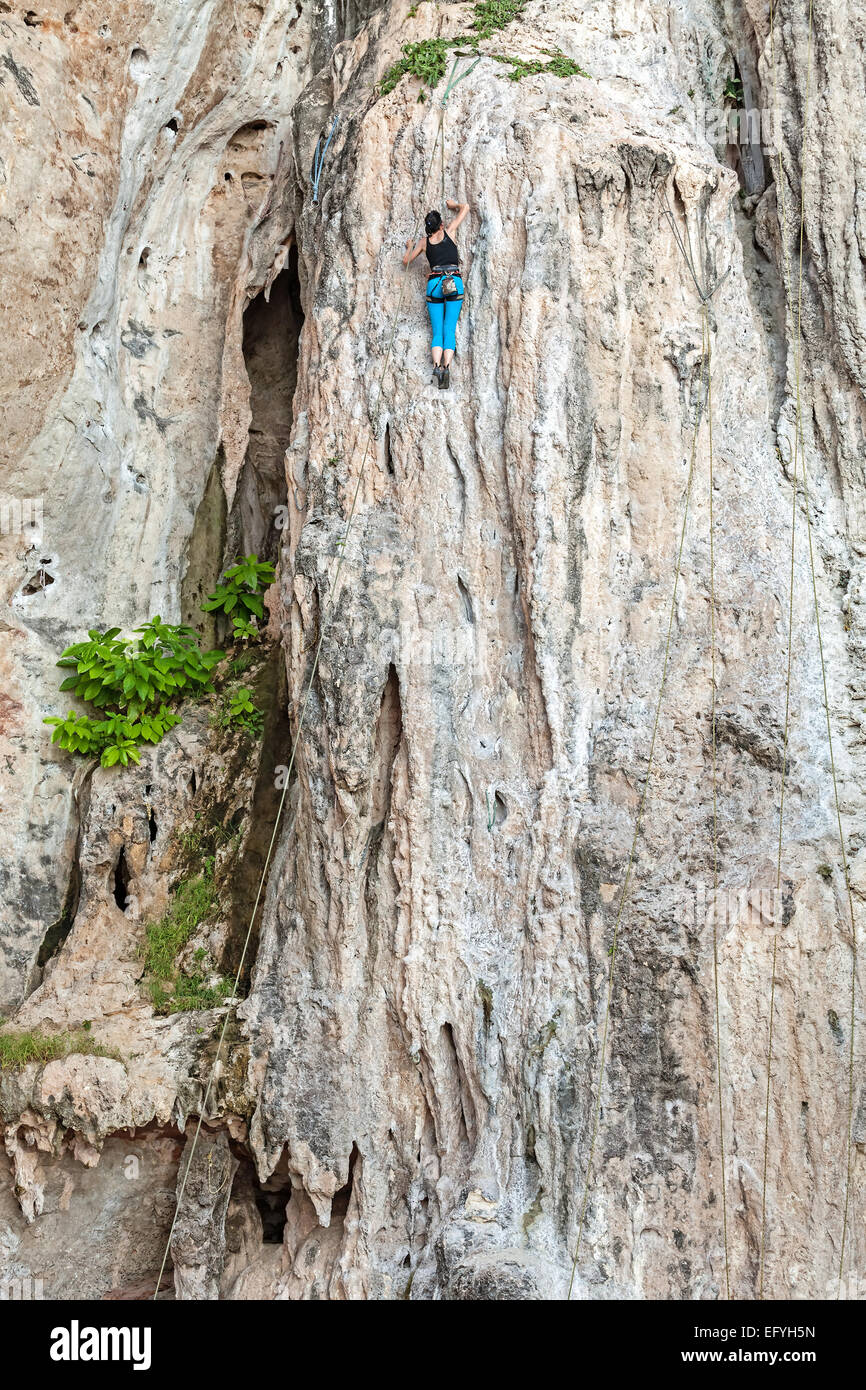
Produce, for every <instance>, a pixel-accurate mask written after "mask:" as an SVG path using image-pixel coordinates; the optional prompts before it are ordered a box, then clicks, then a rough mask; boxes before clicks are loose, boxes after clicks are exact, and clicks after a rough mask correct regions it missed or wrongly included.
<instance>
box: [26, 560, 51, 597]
mask: <svg viewBox="0 0 866 1390" xmlns="http://www.w3.org/2000/svg"><path fill="white" fill-rule="evenodd" d="M53 583H54V575H53V574H49V573H48V571H47V569H45V568H44V567H43V566H41V565H40V567H39V569H38V570H37V571H36V573H35V574H34V575H31V577H30V578H29V579H28V581H27V583H26V584H25V585H24V588H23V589H22V590H21V592H22V594H24V595H25V597H27V598H30V597H31V595H32V594H41V593H42V591H43V589H47V588H48V585H49V584H53Z"/></svg>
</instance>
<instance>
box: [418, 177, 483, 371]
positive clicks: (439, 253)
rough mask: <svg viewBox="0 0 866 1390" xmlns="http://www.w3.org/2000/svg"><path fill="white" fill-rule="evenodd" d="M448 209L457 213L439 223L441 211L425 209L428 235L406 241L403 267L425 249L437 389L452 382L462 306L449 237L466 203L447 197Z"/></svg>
mask: <svg viewBox="0 0 866 1390" xmlns="http://www.w3.org/2000/svg"><path fill="white" fill-rule="evenodd" d="M446 206H447V207H448V211H449V212H453V213H455V214H456V216H455V217H453V218H452V219H451V221H450V222H449V223H448V226H447V228H446V227H443V225H442V214H441V213H439V212H428V214H427V216H426V217H425V219H424V227H425V230H426V232H427V235H426V236H425V237H423V238H422V239H421V241H419V242H418V245H417V246H416V247H415V248H414V250H413V248H412V242H411V240H410V241H407V243H406V254H405V255H404V257H403V264H404V266H407V267H408V266H410V265H411V264H412V262H413V261H414V260H415V258H416V257H417V256H420V255H421V252H422V251H426V252H427V260H428V263H429V265H430V273H429V275H428V277H427V309H428V311H429V314H430V324H431V326H432V329H433V375H434V376H435V378H436V380H437V381H438V383H439V389H440V390H445V389H446V388H447V387H449V386H450V385H451V370H450V369H451V359H452V358H453V356H454V353H455V351H456V348H457V339H456V332H457V320H458V319H459V318H460V310H461V309H462V308H463V277H462V276H461V274H460V264H459V256H460V253H459V252H458V250H457V246H456V244H455V243H454V241H453V240H452V237H453V236H454V234H455V233H456V231H457V229H458V227H459V226H460V224H461V222H462V221H463V219H464V218H465V216H466V214H467V213H468V211H469V204H468V203H455V202H454V199H453V198H449V199H448V202H447V204H446Z"/></svg>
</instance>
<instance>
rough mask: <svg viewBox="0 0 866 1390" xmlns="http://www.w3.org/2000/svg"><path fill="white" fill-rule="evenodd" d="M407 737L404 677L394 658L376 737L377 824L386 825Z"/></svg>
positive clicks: (372, 810)
mask: <svg viewBox="0 0 866 1390" xmlns="http://www.w3.org/2000/svg"><path fill="white" fill-rule="evenodd" d="M402 737H403V707H402V702H401V700H400V678H399V676H398V675H397V670H396V667H395V666H394V664H393V662H392V663H391V665H390V666H389V667H388V679H387V680H386V682H385V689H384V690H383V691H382V703H381V705H380V706H379V719H378V722H377V724H376V740H375V745H374V751H373V775H372V779H371V782H372V785H371V796H370V803H371V804H370V819H371V820H372V822H373V824H374V825H384V823H385V822H386V821H387V819H388V812H389V810H390V808H391V781H392V777H393V774H394V760H395V759H396V757H397V750H398V749H399V747H400V740H401V739H402Z"/></svg>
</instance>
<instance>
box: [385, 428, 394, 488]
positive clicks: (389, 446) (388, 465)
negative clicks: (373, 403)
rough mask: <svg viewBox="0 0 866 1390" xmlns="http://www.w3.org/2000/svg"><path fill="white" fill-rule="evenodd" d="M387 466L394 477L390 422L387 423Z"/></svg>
mask: <svg viewBox="0 0 866 1390" xmlns="http://www.w3.org/2000/svg"><path fill="white" fill-rule="evenodd" d="M385 468H386V469H387V471H388V473H389V474H390V475H391V477H392V478H393V476H394V460H393V458H392V457H391V426H390V424H387V425H386V426H385Z"/></svg>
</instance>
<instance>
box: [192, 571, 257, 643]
mask: <svg viewBox="0 0 866 1390" xmlns="http://www.w3.org/2000/svg"><path fill="white" fill-rule="evenodd" d="M274 578H275V571H274V567H273V565H270V564H268V563H267V561H264V560H260V559H259V557H258V555H247V556H246V557H245V558H244V559H243V560H239V561H238V563H237V564H236V565H232V566H231V568H230V569H227V570H226V571H225V573H224V574H223V576H222V578H221V580H220V582H219V584H218V585H217V587H216V589H215V590H214V592H213V593H212V594H208V597H207V598H206V599H205V601H204V603H203V604H202V609H203V611H204V612H205V613H224V614H225V615H226V617H227V618H232V620H233V622H234V623H235V624H240V625H241V626H242V628H245V627H250V626H251V619H253V618H263V617H264V613H265V604H264V599H263V598H262V591H263V590H264V589H266V588H267V587H268V585H269V584H273V582H274ZM255 633H256V635H257V633H258V629H255Z"/></svg>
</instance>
